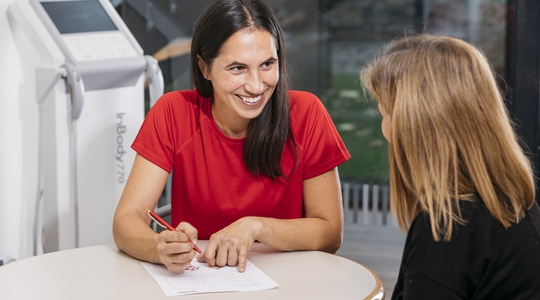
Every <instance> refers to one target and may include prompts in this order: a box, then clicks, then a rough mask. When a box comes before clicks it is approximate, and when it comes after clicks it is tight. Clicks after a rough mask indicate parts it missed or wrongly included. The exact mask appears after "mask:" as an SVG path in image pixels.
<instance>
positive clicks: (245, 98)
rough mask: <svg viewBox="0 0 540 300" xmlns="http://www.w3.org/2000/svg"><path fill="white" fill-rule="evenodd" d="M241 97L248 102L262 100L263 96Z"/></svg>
mask: <svg viewBox="0 0 540 300" xmlns="http://www.w3.org/2000/svg"><path fill="white" fill-rule="evenodd" d="M240 98H241V99H242V100H243V101H244V102H246V103H257V102H258V101H259V100H261V96H260V95H259V96H257V97H254V98H250V97H242V96H240Z"/></svg>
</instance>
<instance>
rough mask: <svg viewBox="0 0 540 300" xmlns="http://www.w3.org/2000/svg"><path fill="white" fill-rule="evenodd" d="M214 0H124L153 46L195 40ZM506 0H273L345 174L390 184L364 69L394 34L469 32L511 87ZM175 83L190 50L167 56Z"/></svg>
mask: <svg viewBox="0 0 540 300" xmlns="http://www.w3.org/2000/svg"><path fill="white" fill-rule="evenodd" d="M210 2H211V1H209V0H205V1H175V0H161V1H141V0H124V2H122V3H120V4H119V5H118V7H119V11H120V12H121V15H122V17H123V18H124V20H126V23H127V25H128V27H130V29H131V30H132V31H133V33H134V35H135V36H136V38H137V39H138V40H139V42H140V43H141V45H142V46H143V48H144V50H145V53H146V54H154V53H157V52H158V51H160V50H162V49H163V48H166V47H167V46H171V45H174V44H175V43H176V44H178V43H181V42H182V41H186V40H189V38H190V36H191V34H192V26H193V23H194V22H195V20H196V17H198V16H199V15H200V14H201V12H202V11H203V9H204V8H205V7H206V6H207V5H208V4H209V3H210ZM509 2H511V1H506V0H296V1H285V0H268V3H269V4H270V5H271V6H272V8H273V9H274V10H275V12H276V14H277V16H278V18H279V20H280V22H281V24H282V26H283V28H284V31H285V33H286V42H287V50H288V65H289V71H290V73H291V75H292V76H291V77H292V85H293V88H295V89H302V90H308V91H310V92H313V93H315V94H316V95H318V96H319V97H320V99H321V100H322V101H323V103H324V104H325V106H326V107H327V109H328V110H329V112H330V114H331V116H332V117H333V119H334V122H335V124H336V126H337V128H338V130H339V131H340V133H341V135H342V137H343V139H344V140H345V143H346V145H347V147H348V149H349V151H350V152H351V154H352V159H351V160H350V161H348V162H346V163H345V164H343V165H342V166H341V167H340V175H341V178H342V180H343V181H354V182H361V183H377V184H385V183H386V182H387V177H388V169H387V159H386V156H387V148H386V141H385V140H384V138H383V136H382V134H381V132H380V121H381V119H380V116H379V113H378V111H377V109H376V105H375V104H374V102H373V101H371V100H370V99H366V97H365V95H364V92H363V89H362V87H361V86H360V83H359V78H358V77H359V76H358V75H359V73H358V72H359V70H360V69H361V68H362V66H363V65H364V64H365V63H366V61H368V60H369V59H371V58H372V57H373V55H374V54H376V53H377V51H379V50H381V48H382V47H383V46H384V45H385V44H387V43H388V42H389V41H390V40H391V39H393V38H395V37H397V36H401V35H404V34H414V33H417V32H422V31H426V32H433V33H442V34H447V35H451V36H456V37H459V38H463V39H465V40H467V41H469V42H471V43H472V44H474V45H476V46H478V47H479V48H481V49H482V50H483V51H484V52H485V54H486V56H487V57H488V59H489V60H490V62H491V64H492V65H493V68H494V70H495V71H496V72H497V74H498V75H499V79H500V83H501V88H502V89H503V90H507V86H506V85H505V82H507V81H508V78H509V74H508V67H507V66H508V57H509V53H508V49H509V47H510V46H509V45H510V41H511V37H512V35H509V34H508V32H510V33H512V34H513V32H512V31H509V30H511V29H512V27H511V26H510V25H509V24H508V23H509V22H508V21H507V20H508V19H509V17H508V16H509V15H511V14H510V13H511V8H512V7H513V6H510V5H509V4H508V3H509ZM160 65H161V67H162V69H163V70H164V73H165V74H166V81H167V83H168V85H167V89H168V90H171V89H180V88H191V83H190V78H189V64H188V58H187V56H186V54H185V53H184V54H182V55H178V56H171V57H170V58H168V59H166V60H163V61H161V62H160Z"/></svg>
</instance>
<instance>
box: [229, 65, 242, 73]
mask: <svg viewBox="0 0 540 300" xmlns="http://www.w3.org/2000/svg"><path fill="white" fill-rule="evenodd" d="M244 69H245V68H244V67H241V66H235V67H231V68H230V69H229V70H231V71H233V72H239V71H242V70H244Z"/></svg>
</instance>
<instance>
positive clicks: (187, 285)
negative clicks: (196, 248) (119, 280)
mask: <svg viewBox="0 0 540 300" xmlns="http://www.w3.org/2000/svg"><path fill="white" fill-rule="evenodd" d="M141 264H142V265H143V267H144V268H145V269H146V270H147V271H148V273H150V275H152V277H153V278H154V280H155V281H156V282H157V283H158V285H159V286H160V287H161V289H162V290H163V292H164V293H165V295H167V296H176V295H182V294H198V293H217V292H234V291H258V290H267V289H272V288H275V287H277V286H278V284H277V283H276V282H275V281H273V280H272V279H271V278H270V277H268V276H267V275H266V274H264V273H263V272H262V271H261V270H260V269H259V268H257V267H256V266H255V265H254V264H253V263H251V262H250V261H249V260H248V261H247V264H246V271H245V272H243V273H240V272H238V268H237V267H221V268H218V267H210V266H208V265H207V264H206V263H199V262H197V259H195V258H194V259H193V261H192V262H191V264H190V265H188V266H186V268H185V270H184V271H183V272H182V273H175V272H171V271H169V270H167V268H166V267H165V266H163V265H157V264H151V263H147V262H141Z"/></svg>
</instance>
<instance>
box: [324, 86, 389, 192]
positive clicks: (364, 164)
mask: <svg viewBox="0 0 540 300" xmlns="http://www.w3.org/2000/svg"><path fill="white" fill-rule="evenodd" d="M330 85H331V87H332V89H331V90H330V91H328V93H327V94H326V95H323V96H321V100H322V101H323V103H324V104H325V106H326V108H327V109H328V111H329V113H330V115H331V117H332V119H333V121H334V124H335V125H336V127H337V129H338V131H339V133H340V135H341V137H342V139H343V141H344V142H345V145H346V146H347V149H348V150H349V152H350V153H351V155H352V158H351V159H350V160H349V161H347V162H346V163H344V164H343V165H341V166H340V167H339V174H340V178H341V180H342V181H355V182H364V183H379V184H385V183H387V182H388V163H387V162H388V158H387V155H388V151H387V142H386V139H385V138H384V136H383V135H382V133H381V116H380V114H379V111H378V109H377V104H376V102H375V101H374V100H372V99H371V98H369V97H368V96H367V95H365V93H364V91H363V89H362V86H361V83H360V82H359V79H358V76H353V75H335V76H333V77H332V82H331V84H330Z"/></svg>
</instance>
